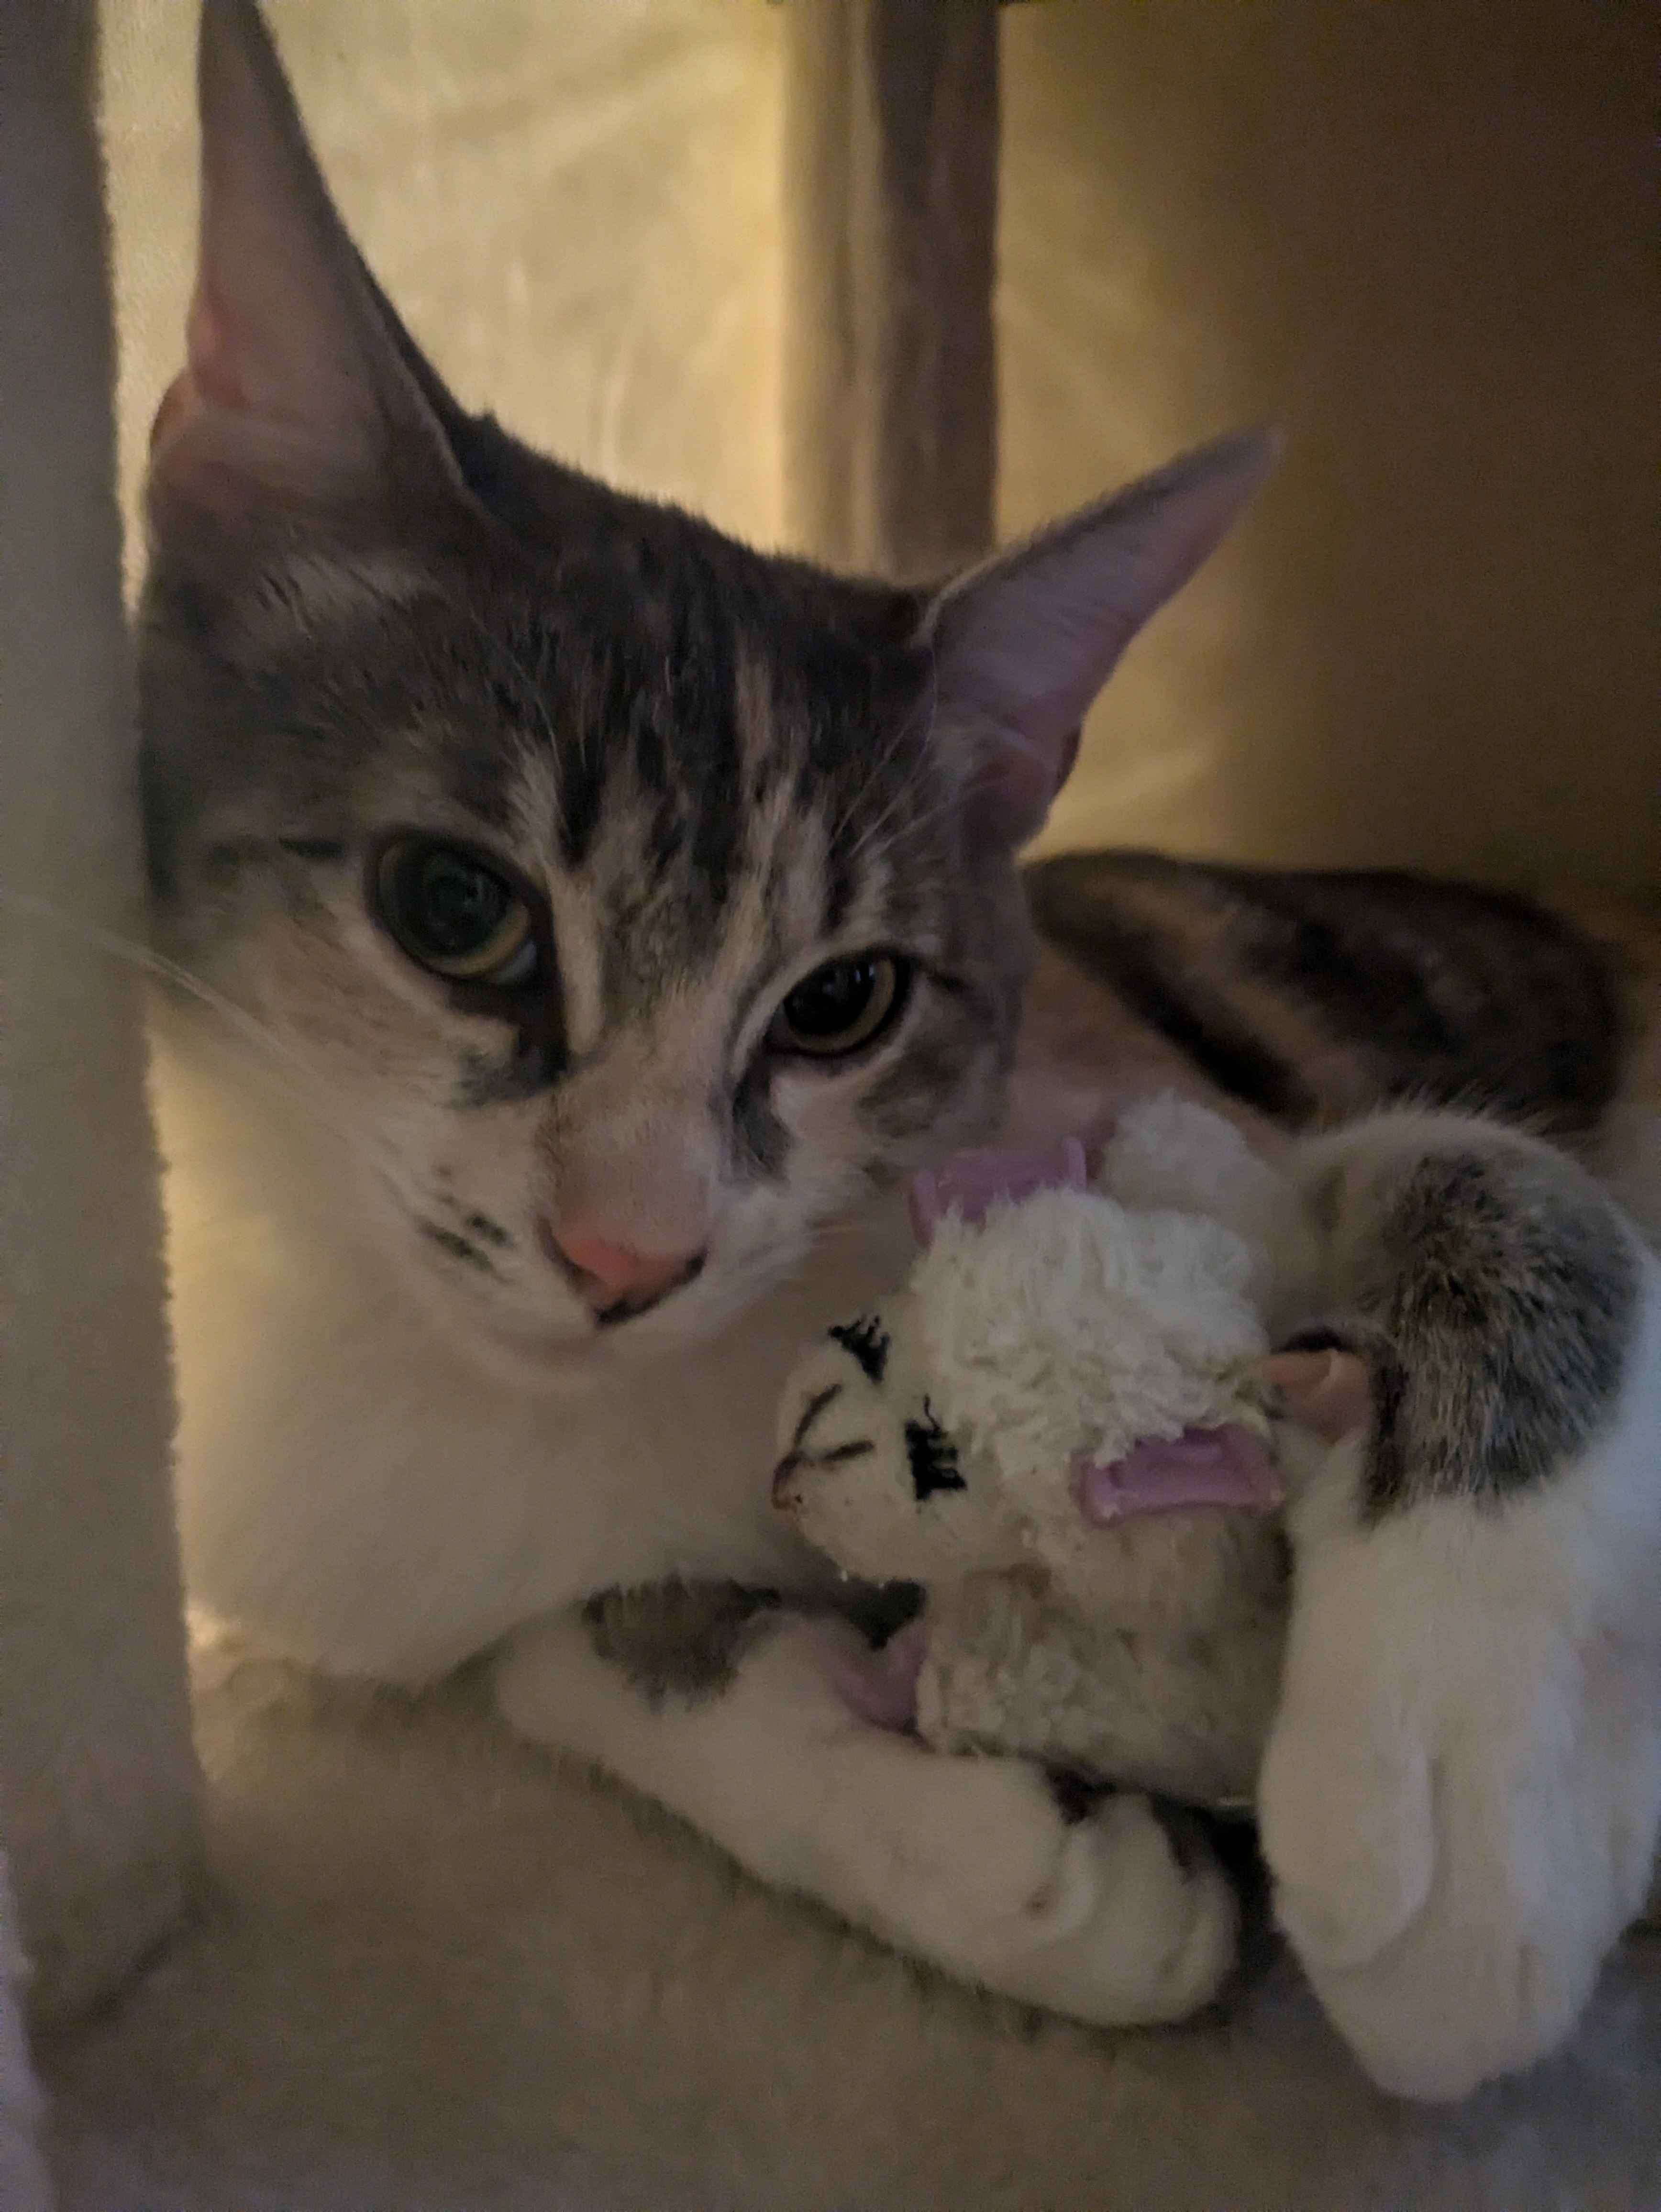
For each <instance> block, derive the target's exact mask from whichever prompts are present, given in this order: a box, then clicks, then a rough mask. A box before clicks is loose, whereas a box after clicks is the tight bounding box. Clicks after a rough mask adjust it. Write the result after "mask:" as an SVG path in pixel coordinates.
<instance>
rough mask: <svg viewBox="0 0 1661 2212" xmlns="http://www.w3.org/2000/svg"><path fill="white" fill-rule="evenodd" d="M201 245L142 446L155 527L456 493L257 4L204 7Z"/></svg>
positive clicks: (440, 438) (439, 438) (432, 422)
mask: <svg viewBox="0 0 1661 2212" xmlns="http://www.w3.org/2000/svg"><path fill="white" fill-rule="evenodd" d="M198 99H199V106H200V112H201V125H202V179H201V182H202V198H201V228H200V244H199V250H198V264H197V272H196V287H195V292H194V295H193V297H192V302H191V309H190V319H189V324H188V328H187V337H186V365H185V368H184V369H183V370H182V371H181V373H180V374H179V376H178V377H177V378H176V379H175V380H174V381H173V385H172V386H171V387H170V388H169V390H168V392H167V396H166V397H165V398H164V399H163V400H162V403H161V408H160V410H158V412H157V415H156V418H155V427H154V428H153V429H152V431H151V435H150V471H149V492H150V498H151V501H152V507H153V511H154V510H156V509H160V510H161V512H163V513H165V512H166V510H167V507H168V506H169V505H170V504H171V503H173V502H182V503H184V504H185V505H186V507H193V508H198V509H206V510H208V511H210V512H211V513H216V514H221V515H224V516H226V517H227V518H237V517H245V516H248V515H250V514H252V513H256V512H259V511H264V510H269V509H271V508H272V507H277V508H280V509H293V508H295V507H301V508H330V507H337V506H340V505H343V504H351V505H354V506H357V505H361V504H362V502H363V501H364V500H365V498H366V497H374V496H375V495H384V494H385V493H386V491H387V490H388V489H390V488H391V487H392V483H394V481H395V480H403V479H407V478H409V477H411V476H417V477H420V476H425V477H428V478H429V480H431V481H438V480H441V479H443V480H448V481H449V482H451V483H453V482H454V481H455V469H454V462H453V458H452V456H451V453H450V449H449V446H448V443H447V440H446V438H445V436H444V433H443V430H442V428H441V425H440V423H439V422H438V420H437V418H436V416H435V414H434V412H433V410H432V408H431V407H430V406H429V404H428V401H427V399H426V398H425V397H424V396H423V392H422V391H421V389H420V387H419V386H418V385H417V381H416V379H415V377H414V376H413V375H412V374H411V369H410V368H409V366H408V365H407V363H406V362H405V358H404V356H403V355H402V353H401V352H400V349H399V344H398V343H397V340H396V338H395V337H394V335H393V330H392V328H391V327H389V323H388V319H387V317H386V314H385V313H383V310H382V307H381V305H380V301H379V300H378V298H377V295H376V294H375V292H374V288H373V285H372V283H371V282H370V280H369V278H368V275H367V272H366V271H365V270H364V268H363V265H362V263H361V261H360V260H359V258H358V256H357V252H356V248H355V247H354V246H353V245H352V242H351V240H350V237H349V236H348V235H347V233H346V230H345V227H344V224H343V223H342V222H341V220H340V217H339V216H338V214H337V213H336V212H335V209H334V204H333V203H332V200H331V199H330V197H329V193H328V188H327V186H326V185H325V183H324V181H323V177H322V174H321V172H320V171H319V168H318V166H317V162H316V160H315V158H314V156H313V153H312V149H311V147H310V146H309V144H308V143H307V138H306V133H305V129H304V126H303V125H302V124H301V120H300V115H299V111H298V110H297V108H296V107H295V100H294V95H293V94H292V93H291V92H290V90H289V84H288V80H287V78H286V77H285V76H284V75H283V65H282V64H281V62H280V61H279V60H278V58H277V50H276V48H275V46H273V45H272V43H271V34H270V33H269V32H268V31H267V30H266V28H265V23H264V21H262V20H261V17H260V14H259V9H258V7H257V6H256V5H255V4H254V0H204V7H203V10H202V20H201V36H200V44H199V47H198Z"/></svg>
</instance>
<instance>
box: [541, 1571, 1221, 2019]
mask: <svg viewBox="0 0 1661 2212" xmlns="http://www.w3.org/2000/svg"><path fill="white" fill-rule="evenodd" d="M859 1650H862V1646H861V1643H860V1639H859V1638H858V1636H857V1634H856V1632H855V1631H854V1630H853V1629H852V1628H850V1627H849V1626H847V1624H845V1623H841V1622H833V1621H829V1620H804V1619H802V1618H800V1616H796V1615H791V1614H788V1613H787V1614H784V1615H782V1616H781V1617H780V1619H779V1620H778V1621H777V1622H776V1624H775V1625H772V1626H769V1627H767V1628H765V1629H764V1630H763V1631H762V1632H760V1633H758V1634H757V1637H756V1638H755V1640H754V1641H753V1643H751V1644H750V1645H749V1646H748V1647H747V1648H746V1649H745V1651H744V1653H743V1655H742V1656H741V1658H740V1660H739V1664H738V1666H737V1668H736V1670H735V1672H734V1674H733V1677H732V1679H731V1680H730V1681H729V1682H728V1683H727V1685H726V1686H724V1687H722V1688H721V1689H719V1690H717V1691H715V1692H713V1693H712V1694H709V1695H707V1696H703V1697H700V1698H697V1699H691V1700H687V1699H680V1698H677V1697H673V1696H671V1697H667V1698H665V1699H662V1700H660V1702H659V1703H657V1704H656V1705H651V1704H648V1701H646V1700H644V1699H642V1698H640V1697H639V1696H638V1695H637V1694H636V1692H633V1691H632V1690H630V1687H629V1686H628V1684H627V1682H626V1680H624V1677H623V1675H622V1674H621V1672H620V1670H618V1668H614V1667H611V1666H610V1665H608V1664H607V1663H605V1662H602V1661H601V1660H599V1658H598V1656H596V1654H595V1652H594V1650H593V1644H592V1640H591V1639H590V1638H588V1636H587V1632H586V1631H585V1630H584V1629H583V1628H582V1626H581V1623H580V1622H577V1621H575V1620H573V1619H572V1618H571V1617H570V1616H569V1615H568V1616H564V1617H563V1618H561V1619H560V1620H553V1621H549V1622H545V1623H543V1624H540V1625H539V1626H538V1627H536V1628H534V1629H532V1630H530V1631H526V1632H524V1633H522V1634H521V1635H520V1637H519V1638H516V1639H515V1641H514V1644H513V1646H511V1647H510V1649H509V1650H508V1653H507V1654H506V1655H505V1656H504V1659H503V1662H502V1667H501V1669H500V1672H499V1674H498V1677H497V1692H498V1696H499V1698H500V1700H501V1704H502V1710H503V1711H504V1713H505V1714H506V1716H507V1717H508V1719H509V1720H510V1721H511V1722H512V1723H514V1726H515V1727H517V1728H519V1729H521V1730H522V1731H523V1732H524V1733H525V1734H526V1735H532V1736H534V1737H537V1738H538V1739H539V1740H541V1741H545V1742H550V1741H551V1742H557V1743H562V1744H564V1745H566V1746H568V1747H570V1748H572V1749H575V1750H577V1751H580V1752H581V1753H585V1754H587V1756H588V1757H590V1758H593V1759H597V1760H598V1761H599V1763H600V1764H602V1765H605V1766H607V1767H609V1768H611V1771H613V1772H614V1773H617V1774H619V1775H621V1776H622V1777H623V1778H624V1779H626V1780H628V1781H630V1782H632V1783H633V1784H636V1787H637V1788H639V1789H641V1790H644V1791H646V1792H648V1794H649V1795H651V1796H654V1797H657V1798H658V1799H659V1800H660V1802H663V1803H665V1804H667V1805H669V1806H671V1807H672V1808H674V1809H675V1810H676V1811H678V1812H679V1813H681V1814H683V1815H684V1817H686V1818H687V1819H688V1820H691V1821H693V1822H694V1823H695V1824H696V1825H697V1826H699V1827H700V1828H702V1829H703V1831H704V1832H706V1833H707V1834H709V1836H711V1837H713V1838H715V1841H716V1842H718V1843H720V1844H723V1845H724V1846H725V1848H726V1849H727V1850H730V1851H731V1852H732V1853H733V1857H735V1858H737V1859H738V1860H739V1862H740V1863H742V1864H743V1865H745V1866H746V1867H748V1868H749V1869H751V1872H752V1873H755V1874H758V1875H761V1876H762V1877H763V1878H764V1880H766V1881H771V1882H774V1883H776V1884H777V1885H779V1886H780V1887H785V1888H789V1889H795V1890H800V1891H802V1892H805V1893H806V1894H808V1895H810V1896H812V1897H816V1898H818V1899H821V1900H822V1901H823V1902H824V1903H825V1904H827V1905H831V1906H832V1907H834V1908H835V1909H836V1910H837V1911H840V1912H842V1913H843V1915H845V1916H846V1917H847V1918H849V1920H851V1921H854V1922H855V1923H858V1924H859V1925H861V1926H862V1927H865V1928H867V1929H872V1930H873V1932H874V1933H876V1934H878V1935H879V1936H884V1937H885V1938H886V1939H887V1940H888V1941H889V1942H891V1943H893V1944H894V1945H895V1946H896V1947H897V1948H899V1949H901V1950H904V1951H910V1952H912V1953H914V1954H916V1955H917V1956H919V1957H921V1958H924V1959H927V1960H930V1961H932V1962H933V1963H934V1964H935V1965H936V1966H941V1967H943V1968H944V1969H945V1970H946V1972H948V1973H951V1974H953V1975H955V1976H957V1977H958V1978H960V1979H962V1980H965V1981H970V1982H975V1983H978V1984H981V1985H983V1987H985V1988H987V1989H989V1990H995V1991H997V1992H998V1993H999V1994H1001V1995H1002V1996H1012V1997H1017V1998H1019V1999H1022V2000H1023V2001H1025V2002H1028V2003H1031V2004H1037V2005H1041V2006H1043V2007H1045V2008H1048V2009H1050V2010H1052V2011H1056V2012H1062V2013H1066V2014H1068V2015H1071V2016H1073V2017H1074V2018H1076V2019H1080V2020H1084V2021H1091V2022H1092V2023H1095V2024H1098V2025H1101V2026H1126V2025H1129V2024H1131V2023H1135V2022H1143V2021H1168V2020H1176V2019H1180V2018H1181V2017H1182V2016H1183V2015H1184V2014H1187V2013H1189V2012H1192V2011H1194V2010H1195V2009H1196V2008H1197V2007H1198V2006H1200V2005H1202V2004H1203V2003H1205V2002H1206V2001H1207V2000H1208V1998H1209V1997H1210V1996H1212V1995H1213V1994H1214V1992H1215V1990H1216V1989H1217V1987H1218V1985H1219V1984H1220V1982H1221V1981H1222V1979H1223V1977H1224V1976H1225V1974H1226V1972H1228V1969H1229V1966H1230V1965H1231V1963H1232V1959H1233V1955H1234V1941H1235V1929H1236V1907H1235V1901H1234V1896H1233V1893H1232V1888H1231V1887H1230V1885H1229V1882H1228V1881H1227V1878H1226V1875H1224V1874H1223V1872H1222V1871H1221V1869H1220V1868H1219V1867H1218V1866H1217V1865H1216V1863H1214V1861H1213V1860H1212V1859H1211V1857H1210V1856H1209V1854H1208V1852H1207V1851H1206V1850H1205V1849H1204V1847H1203V1845H1202V1844H1200V1843H1199V1842H1198V1840H1197V1839H1196V1844H1195V1847H1194V1849H1193V1850H1191V1851H1190V1852H1188V1853H1186V1854H1184V1857H1185V1858H1186V1860H1187V1863H1183V1858H1179V1857H1178V1855H1177V1851H1176V1850H1174V1849H1173V1847H1172V1844H1171V1840H1170V1838H1168V1837H1167V1835H1166V1833H1165V1830H1164V1829H1163V1828H1162V1826H1160V1824H1159V1820H1157V1819H1156V1818H1155V1816H1154V1814H1153V1812H1152V1811H1151V1809H1150V1808H1149V1807H1148V1805H1147V1802H1146V1801H1145V1800H1143V1799H1141V1798H1140V1797H1135V1796H1120V1797H1113V1798H1109V1799H1108V1800H1106V1801H1105V1802H1104V1803H1103V1804H1102V1805H1101V1806H1100V1807H1099V1808H1097V1810H1096V1811H1095V1812H1094V1813H1093V1814H1092V1815H1091V1817H1090V1818H1088V1819H1086V1820H1080V1821H1077V1822H1069V1821H1068V1820H1066V1819H1065V1818H1064V1816H1063V1814H1062V1811H1061V1808H1060V1807H1059V1806H1058V1805H1057V1804H1056V1801H1055V1798H1054V1796H1053V1795H1052V1793H1051V1791H1050V1787H1049V1785H1048V1784H1047V1783H1046V1781H1045V1779H1044V1778H1043V1775H1042V1773H1040V1772H1039V1771H1038V1770H1037V1768H1036V1767H1033V1766H1031V1765H1028V1764H1026V1763H1025V1761H1023V1760H1019V1759H998V1758H961V1759H960V1758H952V1757H948V1756H946V1755H944V1754H942V1753H937V1752H934V1751H930V1750H928V1748H927V1747H924V1746H923V1745H922V1744H921V1743H919V1742H917V1741H916V1740H915V1739H913V1738H910V1737H907V1736H903V1735H897V1734H895V1733H894V1732H893V1731H892V1730H891V1729H883V1728H878V1727H873V1726H872V1725H871V1724H870V1723H868V1722H867V1721H864V1720H862V1719H861V1718H860V1717H858V1716H857V1715H855V1713H853V1712H851V1711H849V1707H848V1705H847V1703H846V1701H845V1699H844V1696H843V1691H842V1687H841V1683H842V1680H843V1676H844V1674H845V1672H846V1668H847V1666H848V1664H849V1661H850V1659H851V1658H852V1657H854V1656H856V1654H857V1652H858V1651H859Z"/></svg>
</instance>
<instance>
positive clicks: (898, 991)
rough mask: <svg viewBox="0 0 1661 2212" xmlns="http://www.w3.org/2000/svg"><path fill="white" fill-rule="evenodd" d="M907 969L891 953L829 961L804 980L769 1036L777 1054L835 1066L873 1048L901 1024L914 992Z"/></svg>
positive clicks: (788, 1000) (854, 954)
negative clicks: (887, 1031)
mask: <svg viewBox="0 0 1661 2212" xmlns="http://www.w3.org/2000/svg"><path fill="white" fill-rule="evenodd" d="M910 982H911V971H910V967H909V966H908V964H907V963H905V962H904V960H901V959H900V958H898V957H897V955H896V954H894V953H892V952H855V953H850V954H849V955H848V956H847V957H845V958H843V959H841V960H827V961H826V962H825V963H824V967H823V968H816V969H814V970H813V972H812V975H808V976H805V977H804V978H803V980H802V981H800V983H798V984H797V986H796V987H795V989H794V991H792V992H791V993H790V994H789V996H788V998H787V999H786V1000H785V1001H784V1003H783V1005H782V1006H780V1008H779V1010H778V1012H777V1013H776V1014H775V1015H774V1017H773V1020H772V1025H771V1027H770V1029H769V1030H768V1032H767V1041H768V1042H769V1043H770V1045H771V1046H772V1048H773V1049H774V1050H775V1051H776V1052H790V1053H801V1054H806V1055H807V1056H808V1057H810V1058H812V1059H815V1060H836V1059H839V1058H840V1057H841V1056H842V1055H843V1054H845V1053H850V1052H857V1051H858V1050H859V1049H860V1048H861V1045H867V1044H871V1043H873V1042H874V1041H875V1040H876V1039H877V1038H878V1037H879V1036H881V1035H882V1032H883V1031H884V1030H885V1029H887V1028H888V1027H889V1025H890V1024H891V1023H893V1022H895V1021H897V1019H898V1018H899V1016H900V1014H901V1013H902V1012H903V1011H904V1006H905V998H906V993H907V991H908V990H909V989H910Z"/></svg>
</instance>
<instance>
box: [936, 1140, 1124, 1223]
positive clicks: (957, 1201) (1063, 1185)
mask: <svg viewBox="0 0 1661 2212" xmlns="http://www.w3.org/2000/svg"><path fill="white" fill-rule="evenodd" d="M1085 1188H1086V1179H1085V1153H1084V1146H1083V1145H1082V1144H1080V1141H1079V1139H1077V1138H1076V1137H1063V1138H1062V1141H1061V1143H1060V1144H1059V1145H1050V1146H1047V1147H1046V1148H1045V1149H1044V1150H1043V1151H1042V1152H1037V1151H1035V1152H959V1153H958V1156H957V1157H956V1158H955V1159H950V1160H948V1161H947V1162H946V1165H945V1166H944V1167H943V1168H938V1169H934V1170H929V1169H925V1170H923V1172H922V1174H921V1175H919V1176H914V1177H913V1178H912V1182H911V1227H912V1231H913V1232H914V1233H915V1235H916V1239H917V1242H918V1243H919V1244H927V1243H929V1242H930V1241H931V1240H932V1239H933V1237H934V1231H935V1230H936V1229H937V1228H938V1227H939V1226H940V1223H941V1222H942V1221H943V1220H944V1219H945V1218H946V1215H947V1214H948V1213H956V1214H959V1215H960V1216H961V1217H962V1218H963V1219H964V1221H967V1222H970V1223H973V1222H977V1221H980V1220H983V1219H984V1218H985V1215H986V1210H987V1208H988V1207H989V1206H990V1205H991V1204H992V1203H993V1201H994V1200H996V1199H1007V1200H1009V1201H1010V1203H1011V1204H1012V1205H1013V1203H1014V1202H1015V1200H1018V1199H1023V1198H1030V1197H1031V1195H1032V1194H1033V1192H1034V1191H1035V1190H1083V1189H1085Z"/></svg>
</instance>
